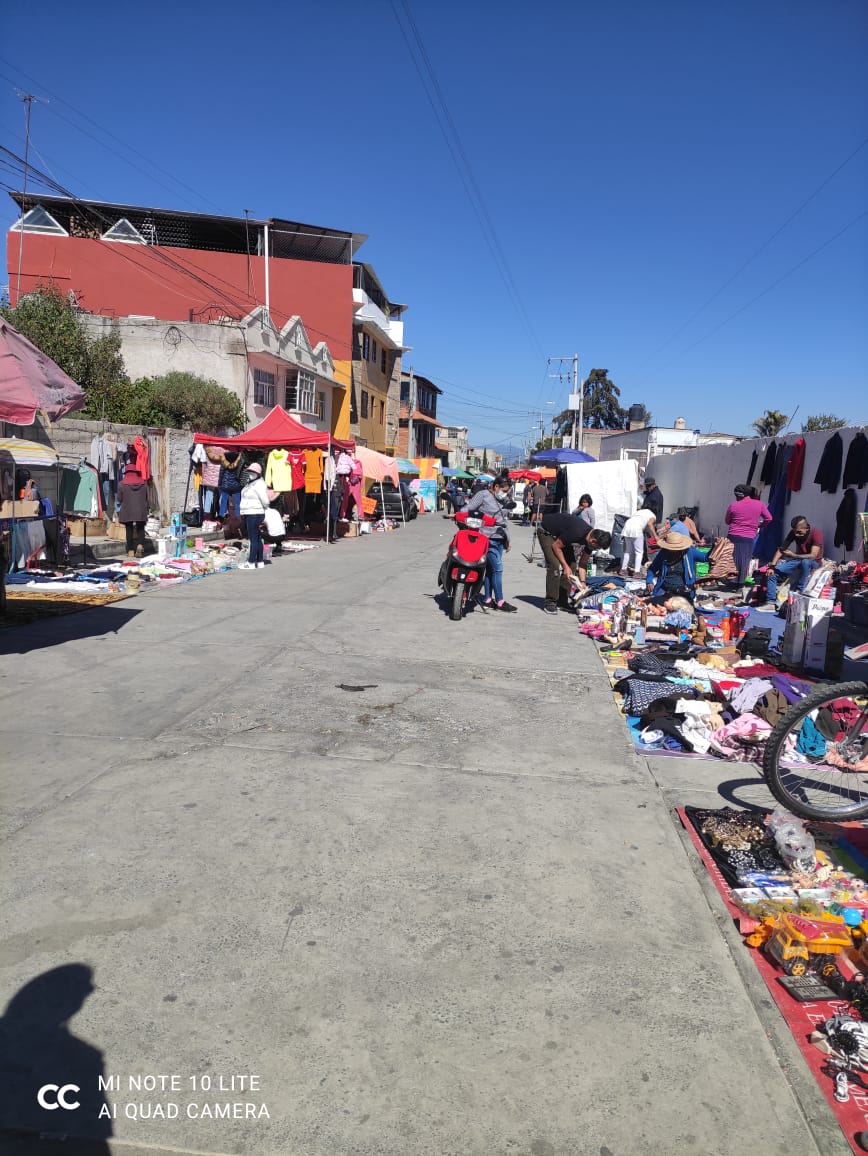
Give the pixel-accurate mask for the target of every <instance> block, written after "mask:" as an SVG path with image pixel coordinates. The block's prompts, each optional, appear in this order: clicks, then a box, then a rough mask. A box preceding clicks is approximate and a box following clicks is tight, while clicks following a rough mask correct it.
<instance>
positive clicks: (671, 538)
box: [657, 530, 691, 550]
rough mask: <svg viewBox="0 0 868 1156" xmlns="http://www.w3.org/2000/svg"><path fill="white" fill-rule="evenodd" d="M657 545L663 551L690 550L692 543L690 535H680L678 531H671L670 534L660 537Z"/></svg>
mask: <svg viewBox="0 0 868 1156" xmlns="http://www.w3.org/2000/svg"><path fill="white" fill-rule="evenodd" d="M657 545H658V546H660V547H661V549H663V550H689V549H690V546H691V542H690V537H689V535H687V534H679V533H678V531H677V530H670V531H669V533H668V534H661V535H660V537H659V538H658V539H657Z"/></svg>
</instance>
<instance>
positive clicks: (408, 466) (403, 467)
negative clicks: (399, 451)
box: [395, 458, 421, 474]
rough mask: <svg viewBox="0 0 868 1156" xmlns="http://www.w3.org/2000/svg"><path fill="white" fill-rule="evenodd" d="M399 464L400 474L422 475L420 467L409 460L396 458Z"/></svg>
mask: <svg viewBox="0 0 868 1156" xmlns="http://www.w3.org/2000/svg"><path fill="white" fill-rule="evenodd" d="M395 461H396V462H397V463H398V473H400V474H418V473H421V471H420V469H419V467H418V466H415V465H413V463H412V462H411V461H410V459H409V458H395Z"/></svg>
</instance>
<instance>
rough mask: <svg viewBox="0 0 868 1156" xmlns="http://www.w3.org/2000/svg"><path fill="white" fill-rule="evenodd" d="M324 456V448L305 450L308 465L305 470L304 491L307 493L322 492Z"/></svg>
mask: <svg viewBox="0 0 868 1156" xmlns="http://www.w3.org/2000/svg"><path fill="white" fill-rule="evenodd" d="M324 456H325V455H324V454H323V452H322V450H305V451H304V460H305V464H306V467H307V468H306V469H305V472H304V491H305V493H306V494H319V493H321V492H322V474H323V457H324Z"/></svg>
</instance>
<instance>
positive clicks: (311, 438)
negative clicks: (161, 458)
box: [193, 405, 356, 450]
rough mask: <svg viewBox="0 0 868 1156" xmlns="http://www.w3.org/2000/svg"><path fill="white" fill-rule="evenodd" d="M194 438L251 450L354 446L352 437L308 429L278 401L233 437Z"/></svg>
mask: <svg viewBox="0 0 868 1156" xmlns="http://www.w3.org/2000/svg"><path fill="white" fill-rule="evenodd" d="M193 441H194V442H198V444H199V445H206V446H209V445H210V446H224V447H225V448H226V449H250V450H270V449H293V448H294V449H318V448H319V449H328V448H329V446H337V447H338V449H341V450H352V449H355V445H356V443H355V442H354V441H341V440H340V439H338V438H333V437H332V436H331V434H329V433H324V432H322V431H321V430H315V429H308V428H307V426H306V425H302V424H301V422H300V421H296V420H295V418H294V417H292V416H291V415H290V414H288V413H287V412H286V410H285V409H282V408H281V407H280V406H279V405H276V406H275V407H274V409H273V410H272V411H271V413H269V414H267V415H266V416H265V417H264V418H263V419H262V421H261V422H260V423H259V424H258V425H255V426H253V427H252V429H249V430H246V431H245V432H244V433H243V434H238V435H237V436H236V437H234V438H227V437H220V436H219V434H201V433H197V434H194V435H193Z"/></svg>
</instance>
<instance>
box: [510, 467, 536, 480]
mask: <svg viewBox="0 0 868 1156" xmlns="http://www.w3.org/2000/svg"><path fill="white" fill-rule="evenodd" d="M508 477H510V478H512V479H513V480H515V481H526V482H538V481H539V480H540V478H541V477H542V474H541V473H540V472H539V470H510V471H509V474H508Z"/></svg>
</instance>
